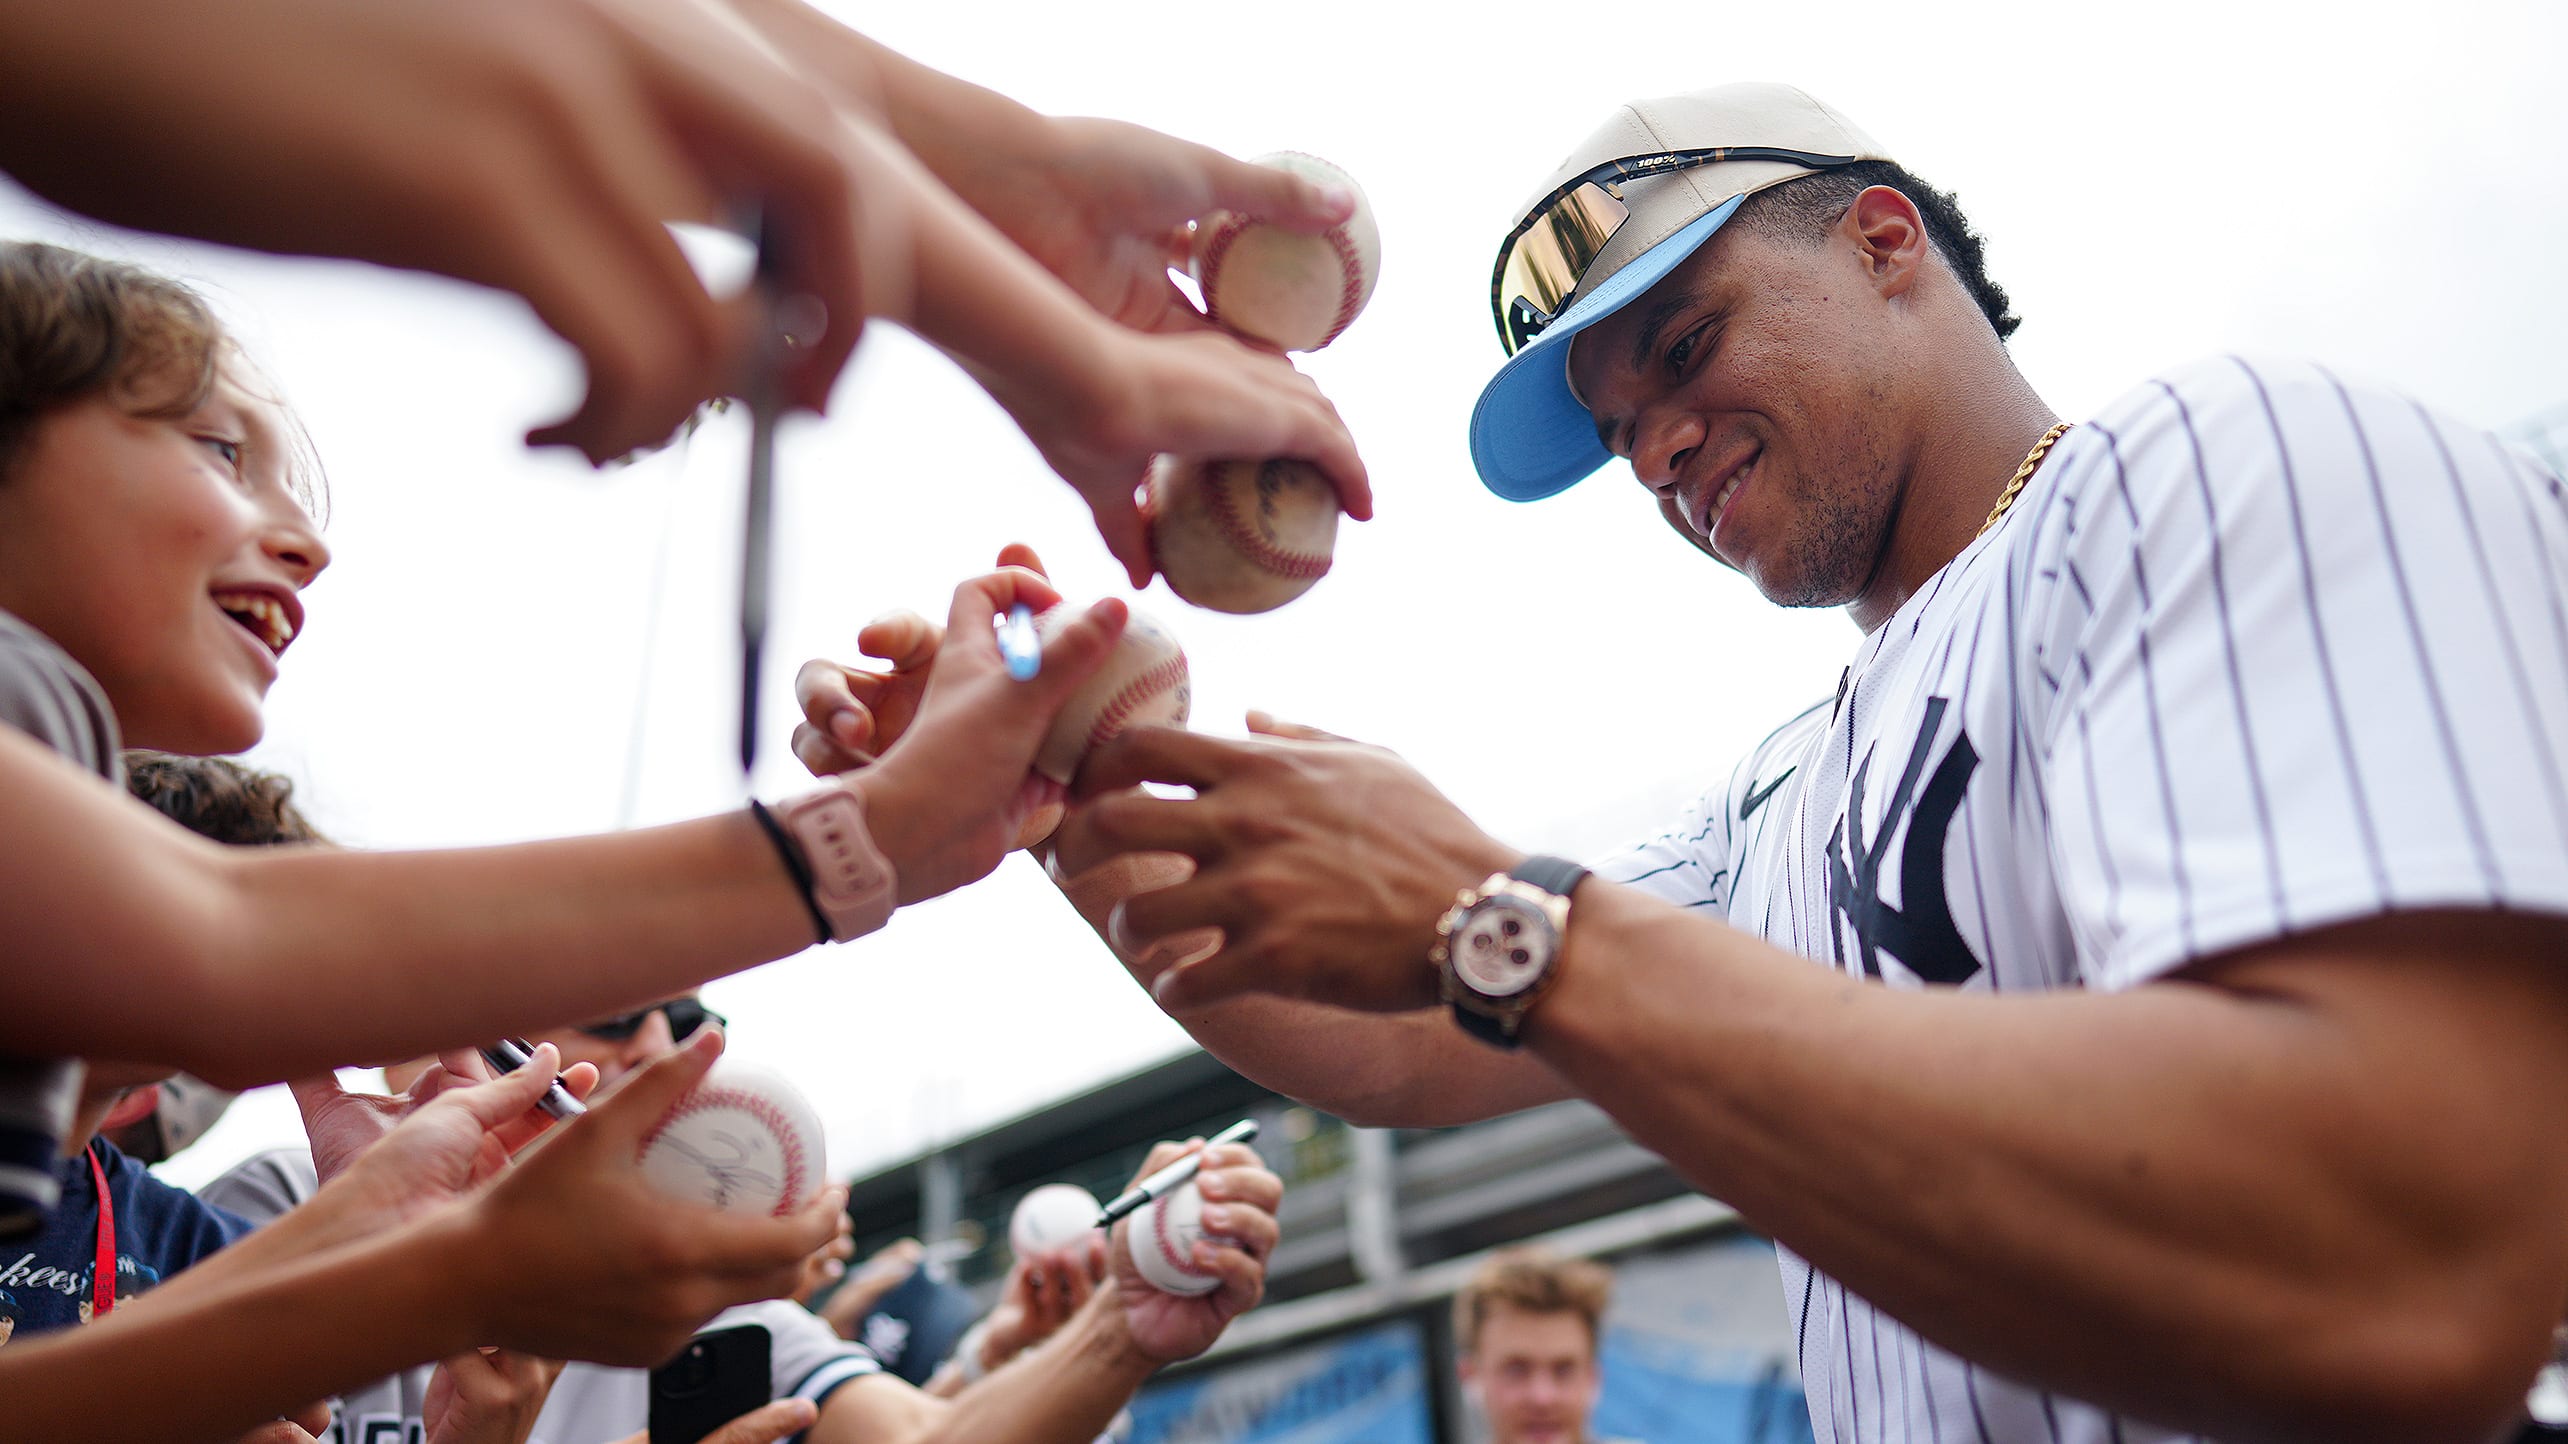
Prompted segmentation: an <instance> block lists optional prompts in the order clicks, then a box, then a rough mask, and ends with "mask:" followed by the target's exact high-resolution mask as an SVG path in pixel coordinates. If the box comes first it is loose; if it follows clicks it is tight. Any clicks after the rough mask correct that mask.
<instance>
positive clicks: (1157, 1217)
mask: <svg viewBox="0 0 2568 1444" xmlns="http://www.w3.org/2000/svg"><path fill="white" fill-rule="evenodd" d="M1174 1197H1176V1195H1175V1194H1173V1193H1169V1194H1162V1195H1160V1196H1159V1197H1158V1198H1155V1199H1152V1200H1151V1202H1150V1237H1151V1241H1152V1242H1153V1243H1156V1244H1157V1245H1158V1246H1159V1256H1160V1258H1162V1259H1163V1260H1165V1261H1166V1262H1167V1264H1168V1266H1169V1267H1170V1268H1172V1269H1175V1270H1176V1271H1177V1272H1179V1273H1181V1274H1184V1275H1186V1276H1187V1277H1189V1278H1198V1279H1209V1278H1217V1277H1219V1275H1218V1274H1216V1273H1214V1272H1213V1271H1212V1270H1211V1269H1208V1268H1199V1267H1197V1266H1196V1264H1195V1260H1194V1258H1193V1257H1192V1254H1193V1252H1194V1250H1192V1249H1189V1250H1187V1251H1186V1253H1184V1254H1180V1253H1178V1252H1177V1245H1176V1244H1175V1243H1174V1242H1173V1241H1171V1239H1170V1237H1169V1235H1170V1232H1171V1230H1170V1229H1169V1226H1168V1200H1169V1199H1171V1198H1174Z"/></svg>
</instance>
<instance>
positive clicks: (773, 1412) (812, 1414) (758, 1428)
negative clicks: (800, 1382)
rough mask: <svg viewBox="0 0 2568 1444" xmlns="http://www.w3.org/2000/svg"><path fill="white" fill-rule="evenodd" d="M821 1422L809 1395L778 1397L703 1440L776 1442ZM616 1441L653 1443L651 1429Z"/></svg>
mask: <svg viewBox="0 0 2568 1444" xmlns="http://www.w3.org/2000/svg"><path fill="white" fill-rule="evenodd" d="M819 1422H820V1411H819V1410H818V1409H816V1408H814V1407H812V1402H811V1401H810V1400H809V1399H778V1400H777V1401H776V1402H774V1403H772V1404H768V1405H765V1406H763V1407H761V1408H757V1409H752V1410H750V1411H749V1412H748V1413H746V1414H743V1415H741V1416H740V1417H739V1418H737V1419H734V1420H732V1421H731V1422H730V1423H728V1424H725V1425H723V1426H722V1427H721V1428H719V1429H716V1430H714V1431H713V1432H712V1433H710V1434H707V1435H705V1436H704V1444H776V1441H778V1440H780V1439H790V1438H792V1437H793V1436H795V1435H796V1434H799V1433H801V1432H803V1431H804V1430H806V1429H808V1428H810V1427H811V1426H812V1425H814V1424H817V1423H819ZM616 1444H651V1431H649V1430H647V1429H646V1430H644V1431H642V1432H641V1433H639V1434H628V1435H626V1436H624V1437H623V1438H622V1439H619V1440H617V1441H616Z"/></svg>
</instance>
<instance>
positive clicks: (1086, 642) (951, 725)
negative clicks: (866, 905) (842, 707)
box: [850, 568, 1125, 904]
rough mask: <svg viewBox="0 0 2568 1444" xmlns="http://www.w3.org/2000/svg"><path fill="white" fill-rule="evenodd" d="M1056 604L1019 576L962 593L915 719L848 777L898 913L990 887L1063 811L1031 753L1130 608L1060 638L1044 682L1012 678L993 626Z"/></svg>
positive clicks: (979, 583)
mask: <svg viewBox="0 0 2568 1444" xmlns="http://www.w3.org/2000/svg"><path fill="white" fill-rule="evenodd" d="M1059 601H1060V594H1059V593H1057V592H1055V591H1054V590H1053V589H1052V586H1051V584H1050V583H1048V582H1046V581H1045V580H1044V579H1043V578H1042V577H1040V576H1038V575H1036V574H1035V573H1033V572H1031V571H1026V570H1023V569H1019V568H1008V569H1003V570H1000V571H997V572H993V573H990V574H988V575H986V576H981V577H976V578H974V579H972V580H971V581H968V582H965V583H964V584H963V585H962V586H961V587H959V588H957V589H956V590H955V593H954V606H953V610H952V611H951V612H950V613H949V614H948V615H947V618H946V626H945V635H944V638H943V640H942V642H941V643H940V644H939V645H938V647H937V648H936V652H935V656H934V659H933V661H932V663H930V664H929V665H930V668H931V669H932V675H930V676H929V677H928V679H927V682H926V686H925V688H924V690H922V691H921V692H920V693H919V695H918V701H917V707H916V714H915V716H913V717H912V718H911V719H910V721H909V724H908V726H907V727H906V729H905V730H904V731H903V733H902V735H901V736H900V738H899V739H898V740H897V741H895V742H893V743H892V744H891V745H890V746H888V747H886V748H885V749H883V751H882V754H881V757H880V760H878V761H876V762H875V763H874V764H872V765H871V766H868V767H866V768H865V769H863V770H862V771H860V772H857V773H854V774H852V776H851V778H850V783H851V785H853V786H855V787H856V788H857V789H858V790H860V791H861V792H862V793H863V794H864V796H865V804H866V817H867V822H868V825H869V827H870V829H871V831H872V833H873V836H874V841H875V843H876V844H877V845H878V846H880V847H881V848H882V850H883V852H884V854H885V855H886V856H887V857H889V858H890V859H891V861H892V865H893V867H894V868H895V869H896V870H897V871H898V873H899V879H900V901H901V902H902V903H904V904H907V903H913V902H917V901H919V900H921V899H923V898H931V897H936V896H939V895H941V894H943V893H947V892H951V891H952V890H954V889H955V888H958V887H961V886H963V885H964V884H966V883H969V882H975V881H978V880H979V879H981V878H983V877H986V876H988V875H989V873H990V871H991V869H993V868H995V867H997V866H998V865H999V862H1000V860H1001V859H1002V858H1004V857H1006V856H1007V854H1008V852H1009V850H1010V849H1012V848H1013V847H1015V846H1016V843H1017V839H1018V837H1019V834H1020V833H1021V832H1022V831H1023V828H1024V825H1025V823H1026V820H1027V819H1028V818H1030V817H1032V816H1033V815H1034V813H1035V812H1036V811H1037V810H1038V809H1040V808H1043V807H1046V806H1048V805H1050V804H1052V803H1054V802H1057V801H1059V799H1060V797H1061V787H1060V784H1058V783H1056V782H1052V781H1050V780H1049V779H1046V778H1043V777H1040V776H1036V775H1035V774H1034V773H1033V772H1032V771H1031V768H1032V766H1033V762H1034V756H1035V750H1036V748H1037V746H1038V745H1039V744H1040V743H1041V742H1042V740H1043V738H1044V735H1045V733H1046V732H1047V731H1049V730H1050V728H1051V726H1052V719H1053V717H1054V715H1055V714H1057V713H1058V712H1059V711H1060V710H1061V707H1062V704H1063V702H1064V701H1065V700H1067V699H1068V698H1069V696H1070V694H1071V693H1072V692H1073V691H1075V690H1077V688H1078V686H1079V684H1080V683H1082V682H1084V681H1086V680H1087V678H1088V675H1089V674H1090V673H1091V672H1094V671H1095V670H1096V669H1097V667H1098V665H1099V664H1100V663H1101V662H1103V661H1104V660H1105V658H1106V654H1107V652H1108V651H1109V650H1110V649H1111V648H1112V647H1113V645H1114V643H1115V640H1116V638H1117V637H1118V636H1120V635H1121V634H1122V631H1123V624H1124V615H1125V613H1124V605H1123V603H1122V602H1120V601H1116V600H1113V599H1111V598H1109V599H1108V600H1105V601H1101V602H1098V603H1097V604H1095V605H1094V606H1092V607H1090V608H1089V609H1088V610H1087V612H1086V613H1085V614H1084V615H1081V616H1078V617H1076V618H1074V619H1072V620H1070V621H1069V622H1068V623H1067V624H1066V625H1064V626H1062V627H1061V628H1060V629H1058V631H1056V632H1055V633H1054V634H1053V635H1052V636H1051V637H1050V639H1049V640H1048V641H1047V642H1046V643H1045V645H1044V648H1043V668H1042V672H1041V674H1040V675H1038V676H1036V677H1034V678H1033V679H1032V680H1030V681H1024V682H1020V681H1017V680H1016V679H1014V678H1012V677H1010V676H1009V675H1008V672H1007V665H1006V663H1005V662H1004V661H1003V660H1002V659H1001V658H1000V655H999V644H998V636H997V633H996V632H994V631H993V630H992V626H991V624H992V621H993V619H995V618H996V617H997V616H998V614H999V613H1001V612H1004V611H1006V610H1007V609H1008V608H1009V607H1010V606H1013V605H1016V604H1018V603H1023V604H1025V605H1026V606H1028V607H1031V608H1034V609H1036V610H1038V611H1039V610H1042V609H1043V608H1046V607H1050V606H1053V605H1055V604H1057V603H1058V602H1059Z"/></svg>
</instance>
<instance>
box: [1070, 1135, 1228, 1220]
mask: <svg viewBox="0 0 2568 1444" xmlns="http://www.w3.org/2000/svg"><path fill="white" fill-rule="evenodd" d="M1256 1136H1257V1120H1256V1119H1254V1118H1243V1119H1241V1120H1240V1121H1238V1122H1237V1123H1234V1124H1232V1125H1231V1126H1230V1127H1228V1128H1225V1129H1223V1130H1222V1131H1221V1132H1219V1133H1216V1134H1214V1135H1213V1136H1212V1137H1210V1138H1207V1139H1205V1140H1204V1146H1203V1147H1201V1148H1198V1149H1196V1150H1195V1151H1194V1152H1192V1153H1189V1154H1187V1155H1186V1156H1185V1157H1183V1158H1181V1159H1178V1160H1177V1161H1176V1162H1175V1163H1172V1164H1170V1165H1168V1166H1167V1167H1166V1168H1163V1169H1161V1170H1159V1171H1158V1172H1157V1173H1154V1174H1152V1175H1150V1176H1149V1177H1148V1178H1145V1179H1143V1180H1142V1181H1141V1182H1139V1183H1136V1184H1134V1185H1133V1186H1132V1187H1131V1189H1130V1190H1128V1191H1126V1192H1125V1193H1124V1194H1123V1195H1122V1196H1121V1197H1119V1198H1117V1199H1116V1200H1115V1201H1114V1202H1112V1203H1110V1204H1107V1205H1106V1206H1105V1207H1104V1208H1102V1209H1099V1210H1098V1211H1097V1227H1099V1228H1112V1227H1114V1224H1115V1220H1116V1219H1119V1218H1121V1217H1123V1216H1124V1215H1125V1214H1128V1213H1133V1212H1135V1211H1137V1210H1139V1209H1140V1207H1141V1206H1142V1205H1143V1204H1145V1203H1148V1202H1150V1201H1151V1200H1152V1199H1154V1198H1158V1197H1161V1196H1162V1195H1165V1194H1170V1193H1174V1192H1176V1191H1177V1190H1178V1189H1180V1188H1183V1187H1184V1186H1186V1184H1188V1183H1189V1182H1191V1181H1193V1179H1194V1177H1195V1175H1196V1174H1198V1173H1201V1172H1203V1171H1204V1155H1205V1154H1207V1153H1210V1152H1212V1151H1213V1145H1214V1144H1216V1143H1246V1142H1248V1141H1249V1140H1250V1139H1252V1138H1255V1137H1256Z"/></svg>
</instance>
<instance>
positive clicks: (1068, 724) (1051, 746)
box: [1034, 607, 1192, 783]
mask: <svg viewBox="0 0 2568 1444" xmlns="http://www.w3.org/2000/svg"><path fill="white" fill-rule="evenodd" d="M1075 615H1076V613H1074V612H1072V611H1071V610H1070V609H1068V608H1066V607H1054V608H1052V609H1051V610H1049V611H1046V612H1041V613H1038V614H1037V615H1036V617H1035V619H1034V625H1035V628H1036V630H1037V631H1039V632H1041V633H1042V635H1043V639H1044V641H1045V642H1047V643H1049V642H1050V641H1051V640H1052V638H1053V636H1054V635H1055V634H1056V633H1057V632H1059V631H1060V629H1061V627H1062V625H1063V624H1064V623H1066V622H1068V621H1070V620H1071V619H1072V617H1074V616H1075ZM1191 698H1192V692H1191V689H1190V687H1189V685H1188V682H1187V677H1186V652H1185V649H1184V648H1182V647H1180V646H1178V645H1177V634H1176V633H1174V632H1171V631H1169V630H1168V629H1167V628H1166V627H1163V626H1161V625H1160V624H1159V623H1157V622H1155V621H1153V620H1151V619H1150V618H1149V617H1147V616H1144V615H1143V614H1142V613H1141V612H1139V611H1137V610H1136V611H1135V612H1133V614H1132V616H1131V619H1130V620H1128V621H1126V622H1125V623H1124V630H1123V636H1122V637H1121V638H1119V639H1117V641H1116V642H1115V649H1114V651H1113V652H1112V653H1111V654H1110V655H1108V656H1107V658H1106V661H1105V665H1103V666H1101V667H1099V668H1098V669H1097V670H1096V671H1095V672H1094V673H1093V674H1091V675H1090V676H1089V678H1088V680H1087V681H1085V682H1082V683H1080V684H1079V690H1078V691H1076V692H1073V693H1071V694H1070V700H1069V701H1068V702H1066V703H1064V704H1063V705H1062V708H1061V713H1060V715H1059V716H1057V717H1055V718H1053V719H1052V730H1051V731H1049V732H1047V733H1045V734H1044V735H1043V745H1042V746H1041V747H1039V748H1037V749H1035V754H1034V770H1035V771H1037V772H1040V773H1042V774H1043V775H1044V776H1046V777H1049V778H1051V779H1052V780H1053V781H1055V782H1062V783H1066V782H1068V781H1069V780H1070V779H1071V778H1072V777H1073V776H1075V775H1076V774H1077V773H1078V771H1079V763H1080V762H1081V761H1082V760H1083V759H1085V758H1086V757H1087V755H1088V752H1089V750H1090V749H1092V748H1094V747H1096V746H1097V745H1098V744H1100V743H1102V742H1104V741H1105V740H1106V739H1107V738H1109V737H1112V736H1114V735H1115V734H1116V733H1118V732H1121V731H1122V730H1124V729H1125V728H1126V727H1130V726H1133V725H1135V724H1138V723H1150V724H1155V725H1160V726H1167V727H1183V726H1185V725H1186V708H1187V704H1188V702H1189V701H1190V700H1191Z"/></svg>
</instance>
